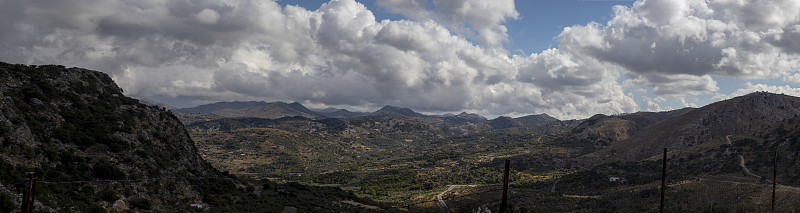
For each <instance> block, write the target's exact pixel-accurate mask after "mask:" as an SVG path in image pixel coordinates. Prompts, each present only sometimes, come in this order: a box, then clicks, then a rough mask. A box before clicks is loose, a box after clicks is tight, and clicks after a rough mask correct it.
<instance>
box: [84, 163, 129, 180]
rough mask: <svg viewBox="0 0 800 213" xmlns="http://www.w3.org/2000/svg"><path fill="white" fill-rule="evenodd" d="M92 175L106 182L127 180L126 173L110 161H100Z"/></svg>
mask: <svg viewBox="0 0 800 213" xmlns="http://www.w3.org/2000/svg"><path fill="white" fill-rule="evenodd" d="M92 174H93V175H94V177H96V178H100V179H106V180H122V179H125V173H123V172H122V170H120V169H119V167H117V166H116V165H114V164H113V163H111V162H109V161H108V160H100V161H98V162H97V163H95V164H94V166H93V167H92Z"/></svg>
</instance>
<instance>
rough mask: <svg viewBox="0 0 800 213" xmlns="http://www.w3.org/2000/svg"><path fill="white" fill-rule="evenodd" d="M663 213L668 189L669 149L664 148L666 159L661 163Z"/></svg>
mask: <svg viewBox="0 0 800 213" xmlns="http://www.w3.org/2000/svg"><path fill="white" fill-rule="evenodd" d="M661 162H662V163H663V165H662V166H661V208H660V209H661V211H660V212H661V213H664V191H666V187H667V148H664V158H663V160H662V161H661Z"/></svg>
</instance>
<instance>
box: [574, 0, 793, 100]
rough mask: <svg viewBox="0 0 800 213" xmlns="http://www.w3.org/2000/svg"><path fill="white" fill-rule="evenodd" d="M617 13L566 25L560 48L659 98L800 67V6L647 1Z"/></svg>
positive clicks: (789, 1)
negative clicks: (721, 80)
mask: <svg viewBox="0 0 800 213" xmlns="http://www.w3.org/2000/svg"><path fill="white" fill-rule="evenodd" d="M614 11H615V14H614V17H613V18H612V19H611V20H610V21H609V22H608V23H607V24H605V25H601V24H596V23H590V24H588V25H577V26H573V27H568V28H565V29H564V31H563V32H562V33H561V34H560V35H559V36H558V41H559V48H561V49H563V50H566V51H568V52H571V53H574V54H585V55H588V56H590V57H593V58H597V59H599V60H603V61H607V62H612V63H614V64H618V65H620V66H622V67H624V68H626V69H627V70H629V71H630V72H632V73H631V75H633V76H636V77H637V78H644V79H645V80H642V82H646V83H648V84H650V85H651V86H653V87H654V88H655V90H656V93H658V94H689V95H692V94H698V93H703V92H713V91H715V90H716V86H715V85H713V79H711V78H710V76H709V75H718V76H728V77H736V78H747V79H763V78H775V77H779V76H782V75H784V73H786V72H788V71H791V70H794V69H797V67H798V62H800V61H799V60H798V55H797V54H796V53H798V52H797V51H796V50H797V49H798V48H797V46H798V45H797V43H798V42H797V41H796V39H794V38H798V37H797V35H798V34H797V32H798V31H800V30H798V29H799V28H798V27H797V26H798V24H800V19H798V14H800V12H798V11H800V3H797V1H793V0H784V1H766V2H762V1H702V0H679V1H675V0H642V1H637V2H635V3H634V4H633V6H632V7H630V8H628V7H624V6H616V7H614ZM688 76H696V77H688ZM696 80H701V81H702V82H692V81H696Z"/></svg>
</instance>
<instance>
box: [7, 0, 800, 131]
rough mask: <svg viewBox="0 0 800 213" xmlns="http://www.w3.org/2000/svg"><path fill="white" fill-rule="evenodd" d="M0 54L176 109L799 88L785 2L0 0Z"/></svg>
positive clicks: (614, 100) (685, 96) (520, 111)
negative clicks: (67, 70) (91, 74)
mask: <svg viewBox="0 0 800 213" xmlns="http://www.w3.org/2000/svg"><path fill="white" fill-rule="evenodd" d="M0 4H1V5H3V7H1V8H0V27H2V29H3V30H2V31H0V61H4V62H8V63H24V64H62V65H65V66H70V67H72V66H75V67H82V68H87V69H92V70H97V71H101V72H105V73H107V74H109V75H110V76H111V77H112V79H114V81H115V82H116V83H117V84H118V85H119V86H120V87H121V88H122V89H123V90H124V91H125V94H126V95H128V96H133V97H138V98H148V99H152V100H156V101H161V102H165V103H168V104H171V105H173V106H176V107H191V106H196V105H200V104H206V103H213V102H218V101H237V100H241V101H244V100H260V101H285V102H294V101H297V102H300V103H302V104H304V105H306V106H307V107H309V108H317V109H322V108H326V107H335V108H345V109H349V110H353V111H373V110H376V109H378V108H380V107H382V106H384V105H394V106H400V107H408V108H411V109H414V110H416V111H420V112H426V113H435V114H443V113H458V112H462V111H465V112H470V113H478V114H481V115H484V116H487V117H495V116H501V115H505V116H512V117H516V116H523V115H529V114H541V113H547V114H549V115H551V116H554V117H556V118H559V119H581V118H586V117H589V116H591V115H594V114H620V113H632V112H637V111H663V110H672V109H679V108H683V107H701V106H704V105H707V104H709V103H712V102H715V101H720V100H724V99H729V98H732V97H736V96H740V95H745V94H748V93H751V92H755V91H769V92H774V93H784V94H789V95H794V96H800V68H799V65H800V2H798V1H796V0H773V1H761V0H638V1H613V0H612V1H608V0H535V1H513V0H492V1H485V0H369V1H355V0H332V1H299V0H280V1H270V0H167V1H163V0H74V1H68V2H67V1H45V0H0Z"/></svg>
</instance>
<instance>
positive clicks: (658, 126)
mask: <svg viewBox="0 0 800 213" xmlns="http://www.w3.org/2000/svg"><path fill="white" fill-rule="evenodd" d="M797 115H800V98H798V97H793V96H787V95H780V94H772V93H764V92H757V93H751V94H749V95H745V96H740V97H736V98H733V99H730V100H725V101H720V102H716V103H713V104H709V105H707V106H704V107H702V108H699V109H695V110H692V111H689V112H686V113H683V114H679V115H676V116H673V117H670V118H668V119H666V120H663V121H661V122H658V123H655V124H652V125H650V126H648V127H647V128H645V129H643V130H641V131H639V132H637V133H636V134H634V135H632V136H631V137H630V138H627V139H625V140H623V141H620V142H619V143H614V144H611V145H610V146H608V147H606V148H604V149H602V150H600V151H599V152H597V153H593V154H590V155H588V156H586V157H590V158H598V159H603V160H608V161H616V160H641V159H646V158H650V157H653V156H656V155H658V154H659V153H660V150H662V149H663V148H668V149H669V150H673V151H675V150H682V149H686V148H689V147H694V146H698V145H702V146H719V145H721V144H724V143H726V139H725V137H726V136H728V135H738V134H742V133H746V132H751V131H756V130H759V129H761V128H764V127H765V126H768V125H771V124H775V123H778V122H782V121H784V120H785V119H788V118H793V117H794V116H797Z"/></svg>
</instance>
